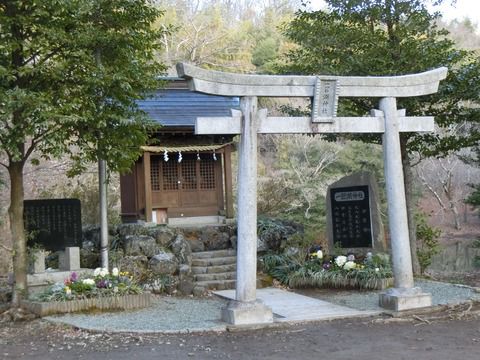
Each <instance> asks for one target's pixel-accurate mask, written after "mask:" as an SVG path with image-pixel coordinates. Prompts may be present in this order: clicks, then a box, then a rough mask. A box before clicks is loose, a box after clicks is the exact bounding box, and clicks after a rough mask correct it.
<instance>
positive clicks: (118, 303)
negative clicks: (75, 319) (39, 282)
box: [22, 293, 150, 316]
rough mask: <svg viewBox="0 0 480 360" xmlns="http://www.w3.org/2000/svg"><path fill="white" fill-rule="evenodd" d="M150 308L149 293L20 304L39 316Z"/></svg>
mask: <svg viewBox="0 0 480 360" xmlns="http://www.w3.org/2000/svg"><path fill="white" fill-rule="evenodd" d="M147 306H150V293H143V294H138V295H120V296H108V297H100V298H90V299H80V300H69V301H50V302H40V301H30V300H25V301H23V302H22V307H23V308H25V309H27V310H29V311H30V312H32V313H34V314H37V315H39V316H47V315H53V314H65V313H71V312H78V311H88V310H130V309H140V308H144V307H147Z"/></svg>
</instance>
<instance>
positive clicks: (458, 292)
mask: <svg viewBox="0 0 480 360" xmlns="http://www.w3.org/2000/svg"><path fill="white" fill-rule="evenodd" d="M415 286H418V287H420V288H422V290H423V291H424V292H426V293H430V294H432V304H433V305H444V304H458V303H462V302H465V301H467V300H470V299H474V300H477V301H480V293H476V292H475V290H474V289H472V288H471V287H467V286H463V285H455V284H449V283H442V282H437V281H429V280H416V281H415ZM296 292H299V293H301V294H304V295H306V296H312V297H315V298H318V299H321V300H325V301H329V302H332V303H334V304H338V305H343V306H348V307H351V308H354V309H358V310H382V308H381V307H379V306H378V294H379V293H380V292H381V291H355V290H339V291H331V290H324V289H322V290H319V289H303V290H299V291H296ZM315 292H316V294H315Z"/></svg>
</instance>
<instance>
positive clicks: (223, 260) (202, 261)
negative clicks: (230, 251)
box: [192, 256, 237, 267]
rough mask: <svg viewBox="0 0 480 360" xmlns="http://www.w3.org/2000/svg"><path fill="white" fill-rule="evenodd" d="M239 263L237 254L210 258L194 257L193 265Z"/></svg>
mask: <svg viewBox="0 0 480 360" xmlns="http://www.w3.org/2000/svg"><path fill="white" fill-rule="evenodd" d="M236 263H237V257H236V256H225V257H214V258H210V259H204V258H199V259H195V258H193V259H192V267H195V266H218V265H232V264H236Z"/></svg>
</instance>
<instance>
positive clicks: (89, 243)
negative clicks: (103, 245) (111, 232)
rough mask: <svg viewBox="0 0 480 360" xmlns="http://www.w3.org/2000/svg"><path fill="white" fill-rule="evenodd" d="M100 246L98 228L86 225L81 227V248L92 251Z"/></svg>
mask: <svg viewBox="0 0 480 360" xmlns="http://www.w3.org/2000/svg"><path fill="white" fill-rule="evenodd" d="M99 248H100V228H99V227H98V226H97V225H86V226H84V227H83V228H82V249H86V250H90V251H93V250H95V249H99Z"/></svg>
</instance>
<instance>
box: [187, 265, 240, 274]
mask: <svg viewBox="0 0 480 360" xmlns="http://www.w3.org/2000/svg"><path fill="white" fill-rule="evenodd" d="M236 269H237V265H236V264H228V265H216V266H194V267H192V272H193V274H194V275H197V274H218V273H226V272H230V271H235V270H236Z"/></svg>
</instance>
